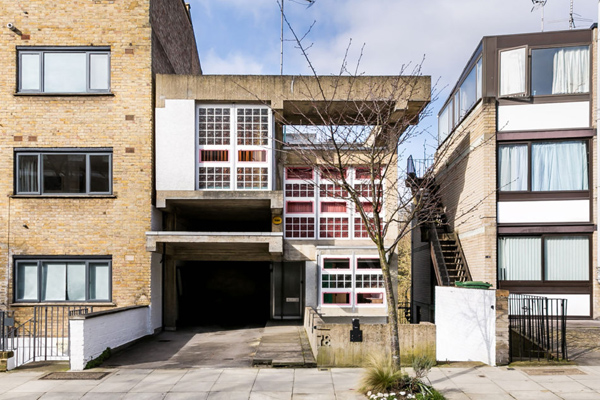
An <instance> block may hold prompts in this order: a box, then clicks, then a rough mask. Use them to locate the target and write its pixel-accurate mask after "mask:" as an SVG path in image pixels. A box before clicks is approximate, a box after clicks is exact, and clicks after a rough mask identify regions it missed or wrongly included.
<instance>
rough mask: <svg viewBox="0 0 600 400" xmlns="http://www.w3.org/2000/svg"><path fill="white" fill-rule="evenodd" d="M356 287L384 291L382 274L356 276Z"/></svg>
mask: <svg viewBox="0 0 600 400" xmlns="http://www.w3.org/2000/svg"><path fill="white" fill-rule="evenodd" d="M356 287H357V288H358V289H374V288H377V289H384V283H383V275H382V274H371V275H366V274H356Z"/></svg>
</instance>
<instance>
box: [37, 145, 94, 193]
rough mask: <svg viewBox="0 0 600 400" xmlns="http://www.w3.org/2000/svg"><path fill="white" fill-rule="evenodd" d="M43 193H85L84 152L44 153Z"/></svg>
mask: <svg viewBox="0 0 600 400" xmlns="http://www.w3.org/2000/svg"><path fill="white" fill-rule="evenodd" d="M42 157H43V168H44V173H43V176H44V184H43V188H44V193H85V192H86V187H85V155H84V154H44V155H43V156H42Z"/></svg>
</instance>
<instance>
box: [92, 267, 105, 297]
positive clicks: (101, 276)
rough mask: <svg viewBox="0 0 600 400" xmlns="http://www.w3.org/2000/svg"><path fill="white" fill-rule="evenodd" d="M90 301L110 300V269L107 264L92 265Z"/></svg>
mask: <svg viewBox="0 0 600 400" xmlns="http://www.w3.org/2000/svg"><path fill="white" fill-rule="evenodd" d="M89 285H90V300H110V291H109V289H110V268H109V266H108V264H107V263H90V283H89Z"/></svg>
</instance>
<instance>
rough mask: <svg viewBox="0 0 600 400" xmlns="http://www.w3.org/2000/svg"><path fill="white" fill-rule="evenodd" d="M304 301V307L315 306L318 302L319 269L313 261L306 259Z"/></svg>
mask: <svg viewBox="0 0 600 400" xmlns="http://www.w3.org/2000/svg"><path fill="white" fill-rule="evenodd" d="M305 268H306V271H305V273H306V275H305V279H304V282H306V283H305V284H304V290H305V293H304V301H305V303H306V304H305V306H306V307H312V308H315V309H316V308H317V306H318V304H319V290H318V288H319V270H318V268H317V263H316V262H315V261H306V267H305Z"/></svg>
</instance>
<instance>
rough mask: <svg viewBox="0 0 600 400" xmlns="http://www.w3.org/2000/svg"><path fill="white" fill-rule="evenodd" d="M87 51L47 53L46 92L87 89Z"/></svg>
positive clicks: (70, 91) (67, 91) (83, 90)
mask: <svg viewBox="0 0 600 400" xmlns="http://www.w3.org/2000/svg"><path fill="white" fill-rule="evenodd" d="M86 64H87V56H86V54H85V53H45V54H44V92H49V93H82V92H86V91H87V87H86V86H87V65H86Z"/></svg>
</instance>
